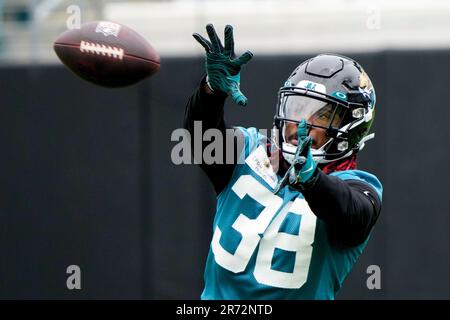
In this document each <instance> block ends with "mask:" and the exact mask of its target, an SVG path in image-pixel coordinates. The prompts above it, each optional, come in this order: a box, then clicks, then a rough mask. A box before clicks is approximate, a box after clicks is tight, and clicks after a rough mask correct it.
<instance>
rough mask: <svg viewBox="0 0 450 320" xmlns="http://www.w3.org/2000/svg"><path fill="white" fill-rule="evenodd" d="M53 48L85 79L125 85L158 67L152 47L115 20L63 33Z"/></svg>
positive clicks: (66, 63)
mask: <svg viewBox="0 0 450 320" xmlns="http://www.w3.org/2000/svg"><path fill="white" fill-rule="evenodd" d="M53 48H54V50H55V52H56V55H57V56H58V57H59V59H60V60H61V61H62V62H63V63H64V64H65V65H66V66H67V67H68V68H69V69H70V70H72V71H73V72H74V73H75V74H77V75H78V76H79V77H81V78H82V79H84V80H87V81H89V82H92V83H95V84H97V85H100V86H104V87H112V88H114V87H124V86H129V85H132V84H135V83H137V82H138V81H140V80H142V79H144V78H147V77H149V76H151V75H153V74H155V73H156V72H158V70H159V68H160V58H159V55H158V53H157V52H156V50H155V49H153V47H152V46H151V45H150V44H149V43H148V42H147V41H146V40H145V39H144V38H143V37H142V36H141V35H139V34H138V33H137V32H135V31H134V30H132V29H130V28H128V27H126V26H124V25H122V24H119V23H115V22H110V21H95V22H89V23H85V24H83V25H81V27H80V28H79V29H72V30H68V31H66V32H64V33H62V34H61V35H60V36H59V37H58V38H57V39H56V41H55V42H54V44H53Z"/></svg>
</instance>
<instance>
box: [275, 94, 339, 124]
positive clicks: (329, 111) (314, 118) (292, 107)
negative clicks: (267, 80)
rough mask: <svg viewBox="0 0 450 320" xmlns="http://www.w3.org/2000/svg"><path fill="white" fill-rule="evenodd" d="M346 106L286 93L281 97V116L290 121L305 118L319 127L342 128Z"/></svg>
mask: <svg viewBox="0 0 450 320" xmlns="http://www.w3.org/2000/svg"><path fill="white" fill-rule="evenodd" d="M345 111H346V107H344V106H341V105H339V104H337V103H332V102H327V101H323V100H319V99H315V98H311V97H308V96H302V95H297V94H286V95H283V96H282V98H281V105H280V109H279V117H281V118H283V119H286V120H290V121H296V122H298V121H301V120H302V119H305V120H306V122H308V123H309V124H311V125H314V126H318V127H324V128H328V127H334V128H340V125H341V123H342V119H343V117H344V114H345Z"/></svg>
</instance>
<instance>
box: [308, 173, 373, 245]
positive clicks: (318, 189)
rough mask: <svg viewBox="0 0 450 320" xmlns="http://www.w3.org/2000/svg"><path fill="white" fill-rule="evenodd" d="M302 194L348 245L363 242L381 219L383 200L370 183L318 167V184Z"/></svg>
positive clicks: (335, 235) (335, 237)
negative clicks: (327, 171) (335, 175)
mask: <svg viewBox="0 0 450 320" xmlns="http://www.w3.org/2000/svg"><path fill="white" fill-rule="evenodd" d="M302 193H303V195H304V197H305V199H306V201H307V202H308V205H309V207H310V208H311V210H312V211H313V212H314V214H315V215H316V216H317V217H318V218H319V219H321V220H323V221H325V223H327V225H328V227H329V228H328V229H329V231H330V235H331V236H332V237H333V238H334V239H336V240H339V241H340V242H342V243H343V244H344V245H348V246H356V245H359V244H361V243H363V242H364V241H365V240H366V239H367V236H368V235H369V233H370V231H371V230H372V227H373V226H374V225H375V222H376V221H377V219H378V216H379V214H380V210H381V200H380V198H379V197H378V194H377V192H376V191H375V189H374V188H373V187H372V186H371V185H369V184H368V183H367V182H364V181H360V180H356V179H352V180H342V179H340V178H338V177H334V176H330V175H326V174H325V173H323V172H322V171H320V170H317V177H316V181H315V183H314V184H312V185H311V186H310V187H309V188H307V189H303V190H302Z"/></svg>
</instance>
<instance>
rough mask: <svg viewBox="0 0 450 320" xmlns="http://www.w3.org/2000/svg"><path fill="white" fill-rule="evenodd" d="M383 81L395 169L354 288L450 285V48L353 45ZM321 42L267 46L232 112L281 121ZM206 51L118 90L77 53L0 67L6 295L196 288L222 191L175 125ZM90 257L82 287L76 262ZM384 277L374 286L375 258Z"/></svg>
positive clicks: (194, 292) (377, 160)
mask: <svg viewBox="0 0 450 320" xmlns="http://www.w3.org/2000/svg"><path fill="white" fill-rule="evenodd" d="M352 56H353V57H354V58H356V59H357V60H358V61H359V62H360V63H361V64H362V65H363V66H364V67H365V69H366V71H367V72H368V73H369V74H370V75H371V78H372V80H373V82H374V84H375V87H376V89H377V98H378V103H377V108H378V110H377V116H376V118H377V119H376V121H375V126H374V131H375V132H376V140H374V141H371V142H369V143H368V144H367V146H366V149H365V150H364V151H363V152H362V153H361V155H360V158H359V166H360V168H361V169H364V170H367V171H369V172H373V173H374V174H376V175H377V176H378V177H379V178H380V180H381V181H382V182H383V185H384V199H383V200H384V201H383V210H382V215H381V217H380V220H379V222H378V224H377V225H376V228H375V231H374V234H373V237H372V239H371V241H370V243H369V245H368V247H367V248H366V251H365V252H364V253H363V255H362V256H361V258H360V260H359V261H358V263H357V265H356V266H355V267H354V269H353V271H352V273H351V275H350V276H349V277H348V279H347V281H346V282H345V284H344V287H343V289H342V291H341V293H340V295H339V298H341V299H349V298H357V299H389V298H447V299H449V298H450V272H449V270H450V245H449V243H450V232H449V230H450V212H449V209H448V200H449V192H448V189H447V181H448V178H449V173H448V168H447V166H448V164H449V160H450V157H449V147H448V141H449V138H450V136H449V131H450V130H449V128H450V125H449V121H450V107H449V105H448V102H447V93H448V92H449V89H448V87H449V83H450V51H423V52H421V51H415V52H378V53H370V54H357V55H352ZM305 58H306V57H305V56H298V57H297V56H296V57H293V56H283V57H269V56H268V57H256V58H254V60H253V61H252V62H251V63H249V64H248V66H247V67H246V69H245V71H244V72H243V74H242V80H241V81H242V89H243V91H244V93H245V94H246V95H247V96H248V98H249V101H250V104H249V105H248V106H247V107H245V108H242V107H238V106H235V105H232V104H231V103H230V102H228V104H227V108H226V117H227V119H228V121H229V122H230V123H232V124H239V125H243V126H255V127H258V128H269V127H270V125H271V122H272V117H273V114H274V109H275V103H276V93H277V90H278V88H279V87H280V85H281V84H282V83H283V82H284V80H285V78H286V77H287V76H288V75H289V74H290V72H291V70H292V69H293V68H294V67H295V66H296V65H297V64H298V63H300V62H301V61H303V60H304V59H305ZM202 73H203V59H202V58H179V59H163V60H162V69H161V71H160V73H159V74H157V75H156V76H155V77H153V78H152V79H149V80H147V81H145V82H143V83H141V84H139V85H137V86H133V87H130V88H126V89H119V90H110V89H104V88H99V87H96V86H93V85H91V84H88V83H85V82H83V81H80V80H79V79H78V78H76V77H75V76H73V75H72V74H70V73H69V72H68V71H67V70H65V69H64V68H63V67H61V66H41V67H8V66H4V67H2V68H0V92H1V102H0V150H1V157H0V254H1V258H0V298H39V299H46V298H48V299H53V298H62V299H72V298H103V299H108V298H125V299H128V298H131V299H133V298H168V299H172V298H181V299H196V298H198V297H199V295H200V293H201V289H202V274H203V266H204V262H205V258H206V255H207V252H208V248H209V240H210V237H211V231H212V225H211V223H212V218H213V214H214V204H215V199H214V193H213V189H212V186H211V185H210V184H209V182H208V180H207V179H206V177H205V175H204V174H203V173H202V172H201V170H200V169H199V168H197V167H195V166H193V165H188V166H175V165H173V164H172V162H171V160H170V151H171V148H172V147H173V146H174V145H175V143H174V142H171V141H170V135H171V132H172V131H173V130H174V129H176V128H179V127H181V126H182V119H183V114H184V106H185V103H186V101H187V99H188V98H189V96H190V94H191V93H192V92H193V90H194V89H195V88H196V86H197V84H198V82H199V80H200V78H201V76H202ZM73 264H74V265H78V266H80V268H81V276H82V277H81V279H82V280H81V286H82V289H81V290H72V291H70V290H68V289H67V288H66V278H67V276H68V275H67V274H66V268H67V266H69V265H73ZM374 264H375V265H378V266H380V268H381V286H382V288H381V290H369V289H368V288H367V286H366V279H367V277H368V274H367V273H366V270H367V267H368V266H369V265H374Z"/></svg>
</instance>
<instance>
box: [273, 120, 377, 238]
mask: <svg viewBox="0 0 450 320" xmlns="http://www.w3.org/2000/svg"><path fill="white" fill-rule="evenodd" d="M297 137H298V148H297V152H296V154H295V157H294V162H293V164H292V166H291V167H290V168H289V169H288V170H287V172H286V175H285V176H284V177H283V179H282V180H281V181H280V184H279V186H278V187H277V189H276V191H275V192H278V190H280V188H282V187H283V186H284V185H286V184H289V185H290V186H291V187H292V188H295V189H298V190H299V191H301V192H302V194H303V195H304V197H305V200H306V201H307V202H308V205H309V207H310V208H311V210H312V211H313V212H314V214H315V215H316V216H317V217H318V218H319V219H321V220H323V221H324V222H325V223H327V225H328V229H329V231H330V235H331V236H333V238H334V239H333V240H338V241H339V242H340V243H342V244H344V245H347V246H356V245H359V244H361V243H363V242H364V241H365V240H366V238H367V236H368V235H369V233H370V231H371V230H372V227H373V225H374V224H375V222H376V220H377V218H378V215H379V213H380V209H381V200H380V199H379V197H378V194H377V192H376V191H375V190H374V188H373V187H372V186H370V185H369V184H368V183H366V182H364V181H359V180H356V179H355V180H345V181H344V180H342V179H340V178H337V177H334V176H329V175H326V174H325V173H323V172H322V171H320V169H319V168H318V167H317V164H316V162H315V161H314V159H313V157H312V154H311V143H312V140H311V137H309V136H307V128H306V122H305V121H304V120H303V121H301V122H300V124H299V126H298V132H297Z"/></svg>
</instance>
